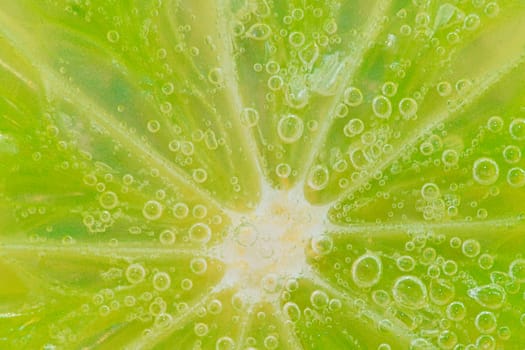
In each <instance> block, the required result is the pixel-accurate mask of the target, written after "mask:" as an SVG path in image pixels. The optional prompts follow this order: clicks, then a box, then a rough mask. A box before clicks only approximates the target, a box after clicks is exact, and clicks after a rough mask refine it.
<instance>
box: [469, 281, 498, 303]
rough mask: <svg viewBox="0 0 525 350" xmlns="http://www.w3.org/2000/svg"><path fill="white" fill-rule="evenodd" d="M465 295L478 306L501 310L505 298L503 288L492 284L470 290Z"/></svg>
mask: <svg viewBox="0 0 525 350" xmlns="http://www.w3.org/2000/svg"><path fill="white" fill-rule="evenodd" d="M467 294H468V296H469V297H471V298H472V299H474V300H475V301H476V302H477V303H478V304H480V305H481V306H483V307H486V308H489V309H499V308H501V307H502V306H503V304H504V303H505V300H506V298H507V295H506V293H505V290H504V289H503V287H501V286H500V285H498V284H494V283H492V284H488V285H484V286H481V287H475V288H471V289H469V290H468V292H467Z"/></svg>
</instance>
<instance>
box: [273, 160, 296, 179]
mask: <svg viewBox="0 0 525 350" xmlns="http://www.w3.org/2000/svg"><path fill="white" fill-rule="evenodd" d="M291 172H292V168H291V167H290V165H289V164H288V163H279V164H277V165H276V167H275V174H276V175H277V176H278V177H280V178H281V179H286V178H288V177H289V176H290V174H291Z"/></svg>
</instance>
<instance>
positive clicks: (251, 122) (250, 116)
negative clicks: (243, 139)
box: [241, 107, 259, 128]
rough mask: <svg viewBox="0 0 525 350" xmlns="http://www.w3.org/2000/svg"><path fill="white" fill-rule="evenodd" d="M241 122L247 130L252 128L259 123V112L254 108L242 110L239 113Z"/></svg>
mask: <svg viewBox="0 0 525 350" xmlns="http://www.w3.org/2000/svg"><path fill="white" fill-rule="evenodd" d="M241 122H242V123H243V124H244V125H245V126H247V127H248V128H252V127H254V126H256V125H257V123H258V122H259V112H257V110H256V109H254V108H249V107H247V108H244V109H243V110H242V112H241Z"/></svg>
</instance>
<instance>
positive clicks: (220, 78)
mask: <svg viewBox="0 0 525 350" xmlns="http://www.w3.org/2000/svg"><path fill="white" fill-rule="evenodd" d="M208 81H209V82H210V83H212V84H214V85H222V84H223V83H224V74H223V72H222V69H221V68H212V69H210V71H209V72H208Z"/></svg>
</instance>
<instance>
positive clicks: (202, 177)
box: [192, 168, 208, 184]
mask: <svg viewBox="0 0 525 350" xmlns="http://www.w3.org/2000/svg"><path fill="white" fill-rule="evenodd" d="M192 177H193V180H194V181H195V182H196V183H199V184H200V183H203V182H205V181H206V180H207V179H208V173H207V172H206V170H204V169H202V168H197V169H195V170H193V174H192Z"/></svg>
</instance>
